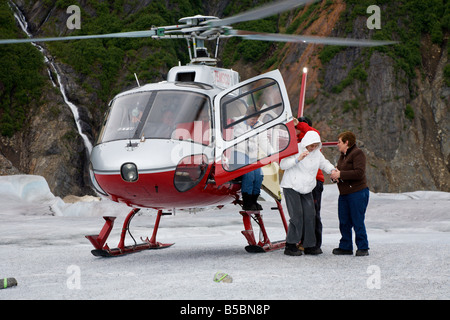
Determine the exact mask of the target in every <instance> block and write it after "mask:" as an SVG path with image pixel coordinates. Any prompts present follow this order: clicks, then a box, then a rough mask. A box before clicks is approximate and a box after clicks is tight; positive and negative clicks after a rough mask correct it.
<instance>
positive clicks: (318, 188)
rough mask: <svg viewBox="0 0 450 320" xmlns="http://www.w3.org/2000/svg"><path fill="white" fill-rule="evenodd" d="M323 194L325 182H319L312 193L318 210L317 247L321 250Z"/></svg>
mask: <svg viewBox="0 0 450 320" xmlns="http://www.w3.org/2000/svg"><path fill="white" fill-rule="evenodd" d="M322 192H323V182H322V181H319V180H317V184H316V187H315V188H314V189H313V191H312V195H313V198H314V208H315V209H316V227H315V235H316V247H317V248H320V246H322V221H321V219H320V204H321V202H322Z"/></svg>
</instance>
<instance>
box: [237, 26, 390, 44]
mask: <svg viewBox="0 0 450 320" xmlns="http://www.w3.org/2000/svg"><path fill="white" fill-rule="evenodd" d="M230 35H231V36H236V37H241V38H244V39H248V40H261V41H278V42H299V43H315V44H328V45H340V46H353V47H375V46H384V45H390V44H396V43H398V42H397V41H387V40H370V39H351V38H330V37H317V36H300V35H291V34H282V33H263V32H253V31H244V30H235V29H233V30H230Z"/></svg>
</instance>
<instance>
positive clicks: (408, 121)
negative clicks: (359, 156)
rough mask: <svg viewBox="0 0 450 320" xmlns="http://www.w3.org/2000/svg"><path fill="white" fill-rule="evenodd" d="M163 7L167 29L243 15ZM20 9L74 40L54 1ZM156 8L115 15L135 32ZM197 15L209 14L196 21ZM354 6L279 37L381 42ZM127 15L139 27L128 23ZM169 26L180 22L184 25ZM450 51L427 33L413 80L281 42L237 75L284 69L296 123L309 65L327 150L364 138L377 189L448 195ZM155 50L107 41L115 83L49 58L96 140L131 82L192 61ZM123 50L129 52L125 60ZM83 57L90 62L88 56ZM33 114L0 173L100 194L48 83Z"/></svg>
mask: <svg viewBox="0 0 450 320" xmlns="http://www.w3.org/2000/svg"><path fill="white" fill-rule="evenodd" d="M122 2H123V1H122ZM163 2H164V4H165V6H166V7H167V8H171V9H172V11H170V12H172V13H171V14H169V13H164V14H162V15H161V16H164V15H165V18H166V19H173V17H172V16H171V15H174V16H175V15H176V16H177V18H178V17H182V16H186V15H189V14H191V11H192V12H193V14H198V13H203V14H211V15H216V16H219V17H223V16H224V15H225V14H226V15H231V14H235V13H236V12H234V11H233V10H232V9H230V6H231V5H232V4H234V3H235V1H203V2H200V1H196V2H195V6H196V7H195V6H194V5H193V7H192V8H190V9H189V10H191V11H189V13H188V14H186V13H184V12H182V13H176V11H177V10H182V9H183V7H182V6H183V3H184V2H186V1H184V2H179V3H178V4H177V5H174V4H172V2H171V1H163ZM381 2H382V3H384V4H383V5H381V8H382V17H384V12H388V11H389V10H390V11H392V8H391V7H390V6H389V5H388V4H386V3H389V2H386V1H381ZM15 3H16V4H17V5H18V6H19V7H20V8H21V10H23V12H24V14H25V16H26V17H27V19H28V20H29V22H30V29H31V31H32V32H33V34H35V35H40V36H45V35H54V34H55V33H56V34H58V35H63V34H67V33H68V32H67V28H66V27H65V21H66V19H67V14H66V13H65V10H63V9H64V8H63V7H61V4H59V6H58V4H57V3H56V1H26V0H17V1H16V2H15ZM58 3H62V2H58ZM93 3H97V1H94V2H85V1H80V6H82V7H83V10H84V11H83V14H84V15H88V16H89V18H90V19H91V18H92V19H94V18H93V17H96V16H97V15H99V14H98V12H99V10H100V9H102V10H106V9H105V8H104V7H100V5H98V6H97V5H94V4H93ZM99 3H100V2H99ZM155 3H159V2H158V1H125V2H124V4H123V7H121V8H119V9H120V10H119V9H117V8H116V7H115V6H116V5H115V4H116V2H111V3H110V8H109V10H110V14H111V15H115V14H117V15H118V16H120V17H121V19H122V20H123V21H124V23H126V24H127V27H130V28H131V27H135V26H141V25H146V24H149V23H150V22H146V21H147V20H148V21H149V20H152V21H155V19H156V18H155V16H152V15H151V14H152V12H153V11H152V12H149V11H150V10H147V11H145V10H146V8H147V7H148V6H149V5H154V4H155ZM161 3H162V2H161ZM200 7H201V8H203V12H199V11H198V10H200V9H199V8H200ZM357 7H358V6H357V5H355V4H354V1H343V0H337V1H322V2H320V3H318V4H316V5H315V6H314V7H312V8H311V7H306V8H302V9H297V10H294V11H292V12H288V13H286V14H283V15H280V16H279V17H278V19H277V22H276V23H277V26H276V28H277V30H278V31H281V32H285V31H286V30H287V29H289V28H290V29H291V32H293V33H302V34H310V35H321V36H341V37H346V36H351V37H357V38H358V37H359V38H366V37H371V36H373V33H374V31H371V30H368V29H367V26H366V20H367V17H368V15H365V12H363V13H360V14H359V15H356V16H355V15H353V14H352V13H353V12H354V11H356V9H357ZM155 10H156V9H155ZM158 10H163V9H161V8H160V9H158ZM183 10H187V9H183ZM142 12H146V13H145V14H141V13H142ZM161 12H163V11H161ZM174 12H175V13H174ZM129 16H132V17H133V19H128V18H127V17H129ZM134 17H135V18H134ZM158 19H159V20H158ZM158 19H156V20H158V21H156V22H154V23H152V24H160V21H161V19H164V18H158ZM389 19H390V20H393V19H394V18H393V17H391V16H389V18H388V15H387V14H386V19H384V20H383V23H382V29H381V32H382V31H386V30H389V27H388V26H387V23H388V21H389ZM128 20H130V21H128ZM161 22H162V23H165V24H173V23H174V22H175V20H174V21H167V22H165V21H164V20H162V21H161ZM106 24H108V23H106ZM106 24H105V26H104V29H105V30H106V31H104V30H99V31H97V32H98V33H100V32H111V29H110V28H114V25H111V26H110V25H109V24H108V25H106ZM150 26H151V24H150V25H149V26H148V27H150ZM293 26H295V27H293ZM82 28H83V27H82ZM58 30H65V31H64V32H61V31H60V32H57V31H58ZM443 30H444V31H445V30H448V28H447V29H445V28H443ZM89 31H90V32H91V31H92V30H89ZM117 31H120V30H116V32H117ZM397 32H398V31H397ZM394 39H395V35H394ZM397 40H399V39H397ZM447 44H448V32H447V33H445V32H444V36H443V41H442V42H441V43H439V44H436V43H435V42H433V41H432V39H431V36H430V34H429V33H427V32H422V33H421V34H420V45H419V47H420V59H419V60H420V61H418V64H416V65H414V66H413V67H412V68H411V70H412V71H409V69H405V68H402V66H401V64H399V59H398V57H397V56H396V55H395V52H394V54H393V53H392V51H383V50H370V49H361V48H331V50H330V49H327V50H328V51H325V53H329V52H331V54H324V46H319V45H304V44H274V45H273V46H272V47H271V49H270V50H269V52H267V55H265V56H264V57H263V58H262V59H261V60H260V61H256V62H255V61H250V62H249V61H245V60H243V59H238V60H236V61H233V62H231V65H228V66H230V67H233V69H235V70H239V71H241V77H242V78H243V79H246V78H249V77H251V76H253V75H255V74H258V73H261V72H264V71H267V70H271V69H274V68H278V69H280V71H281V72H282V74H283V77H284V79H285V82H286V87H287V89H288V92H289V95H290V97H291V99H290V100H291V101H290V102H291V106H292V108H293V112H294V113H296V112H297V105H298V97H299V90H300V79H301V70H302V69H303V67H304V66H307V67H308V68H309V73H308V82H307V96H306V108H305V111H304V114H305V115H307V116H308V117H310V118H311V119H312V120H313V123H314V126H315V127H317V128H318V129H319V130H320V131H321V134H322V137H323V140H328V141H335V140H336V136H337V134H338V133H339V132H341V131H343V130H352V131H354V132H355V134H356V135H357V138H358V143H359V145H360V146H361V147H362V148H363V149H364V151H365V152H366V154H367V157H368V164H367V170H368V180H369V185H370V188H371V190H372V191H376V192H405V191H412V190H442V191H450V185H449V181H450V173H449V168H450V167H449V161H450V156H449V154H450V145H449V139H448V132H449V126H450V121H449V112H448V109H449V105H450V88H449V87H448V83H447V82H446V78H445V74H444V69H445V66H447V65H448V64H449V60H448V55H449V54H448V45H447ZM152 45H153V44H145V45H139V46H138V45H134V46H133V47H131V46H128V45H125V47H124V45H123V44H120V46H119V44H115V43H113V42H111V43H108V45H106V46H105V50H112V48H114V49H115V51H114V52H115V53H118V55H117V56H118V57H119V58H118V59H119V61H117V63H118V66H115V68H116V69H114V68H113V67H114V65H113V67H111V68H110V69H107V68H108V67H110V65H111V64H114V63H113V62H114V61H109V62H108V65H107V66H106V65H101V64H100V63H99V62H98V61H100V60H94V62H93V64H92V66H91V68H92V69H93V70H95V73H101V71H102V70H103V71H105V70H108V72H111V73H110V74H111V76H109V78H111V79H108V81H106V80H104V79H102V78H101V77H99V76H95V75H92V74H87V73H86V72H84V71H80V70H83V65H81V66H80V65H79V64H78V65H77V63H78V62H77V61H75V60H76V57H77V52H75V51H74V52H75V54H73V52H72V53H68V54H67V56H69V57H71V58H70V59H68V58H67V57H64V56H63V54H65V52H63V51H62V49H61V48H59V47H57V48H55V49H54V50H53V49H52V48H49V50H50V52H51V53H52V55H53V59H54V61H55V63H56V66H57V68H58V70H60V71H61V74H62V75H63V77H62V81H63V82H64V83H65V84H66V85H67V86H68V92H67V93H68V97H69V99H70V100H71V101H72V102H74V103H75V104H76V105H77V106H78V107H79V108H80V110H81V111H82V112H81V117H82V120H83V122H84V126H83V127H84V131H85V133H87V134H88V136H90V137H91V140H93V139H94V138H93V137H94V136H95V135H96V131H97V130H98V127H99V125H100V123H101V118H102V114H103V112H104V111H105V106H106V103H107V102H108V99H111V98H112V97H113V96H114V94H115V93H117V92H119V91H121V90H124V89H126V88H128V87H130V86H132V85H134V83H133V81H134V77H133V76H132V75H133V73H134V72H137V73H138V75H139V77H140V78H141V77H143V78H144V82H150V81H158V80H161V79H163V77H164V74H165V73H166V72H167V71H168V69H169V67H170V64H172V65H173V64H175V63H174V61H173V60H175V61H176V59H177V57H180V59H181V60H182V61H183V59H186V57H185V56H182V55H180V54H181V53H180V50H182V49H178V48H177V47H176V45H175V46H171V47H167V46H166V45H165V44H160V42H158V46H157V47H152ZM183 45H184V43H183ZM228 45H229V44H228ZM118 48H119V49H120V50H123V52H122V54H120V53H121V52H120V50H118ZM83 50H85V51H86V52H89V48H87V47H86V48H83ZM224 51H226V49H224ZM106 52H109V51H106ZM161 53H164V55H163V56H164V59H165V60H164V61H165V62H161V61H162V60H163V58H162V55H161ZM153 57H159V58H158V59H156V58H153ZM170 57H174V58H170ZM116 60H117V59H116ZM269 60H270V63H269ZM109 70H112V71H109ZM42 72H43V73H45V70H43V71H42ZM105 72H106V71H105ZM31 110H32V111H31V112H30V113H29V114H28V115H27V119H26V123H27V125H26V126H25V127H24V129H22V130H21V131H20V132H17V133H15V134H14V136H13V137H10V138H7V137H2V138H1V140H0V164H1V169H0V174H14V173H17V172H23V173H31V174H40V175H43V176H44V177H46V179H47V180H48V182H49V185H50V187H51V189H52V191H53V192H54V193H55V194H57V195H61V196H64V195H67V194H76V195H81V194H85V193H90V192H92V191H91V190H90V189H89V187H88V183H87V180H86V178H85V172H86V166H87V163H88V161H87V158H86V151H85V148H84V146H83V142H82V140H81V138H80V137H79V135H78V133H77V129H76V126H75V124H74V120H73V117H72V115H71V113H70V111H69V110H68V107H67V106H66V105H65V104H64V102H63V100H62V97H61V95H60V94H59V93H58V92H57V90H55V89H54V88H53V86H52V84H51V82H50V80H47V82H46V85H45V86H44V89H43V91H42V95H41V98H40V99H39V101H34V102H33V103H32V109H31ZM324 153H325V154H326V156H327V157H328V158H329V159H330V160H331V161H332V162H336V161H337V158H338V154H337V151H336V150H335V149H334V148H327V149H326V150H324Z"/></svg>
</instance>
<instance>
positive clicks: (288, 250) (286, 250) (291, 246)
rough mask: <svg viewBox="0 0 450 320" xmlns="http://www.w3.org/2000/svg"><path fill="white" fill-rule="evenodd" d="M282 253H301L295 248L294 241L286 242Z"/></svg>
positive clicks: (288, 254)
mask: <svg viewBox="0 0 450 320" xmlns="http://www.w3.org/2000/svg"><path fill="white" fill-rule="evenodd" d="M284 254H285V255H287V256H301V255H302V254H303V253H302V251H301V250H299V249H298V248H297V245H296V244H295V243H286V247H285V248H284Z"/></svg>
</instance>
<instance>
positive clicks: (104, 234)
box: [86, 209, 173, 257]
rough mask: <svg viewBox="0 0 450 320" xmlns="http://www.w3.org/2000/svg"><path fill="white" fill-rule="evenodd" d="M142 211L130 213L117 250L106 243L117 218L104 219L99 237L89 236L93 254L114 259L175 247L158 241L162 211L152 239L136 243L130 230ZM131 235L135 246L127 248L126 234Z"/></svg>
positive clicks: (106, 217) (124, 224)
mask: <svg viewBox="0 0 450 320" xmlns="http://www.w3.org/2000/svg"><path fill="white" fill-rule="evenodd" d="M139 210H140V209H133V210H131V211H130V213H128V215H127V217H126V218H125V221H124V223H123V227H122V233H121V235H120V241H119V244H118V245H117V248H113V249H111V248H109V246H108V244H107V243H106V240H107V239H108V236H109V234H110V233H111V230H112V228H113V226H114V220H115V219H116V217H108V216H105V217H103V219H105V224H104V226H103V228H102V230H101V231H100V233H99V234H98V235H88V236H86V238H87V239H88V240H89V241H90V242H91V243H92V245H93V246H94V248H95V249H94V250H92V251H91V253H92V254H93V255H94V256H101V257H114V256H120V255H124V254H128V253H135V252H139V251H142V250H148V249H163V248H167V247H170V246H172V245H173V243H160V242H157V241H156V234H157V232H158V227H159V222H160V220H161V216H162V215H164V213H163V212H162V210H159V211H158V214H157V216H156V221H155V226H154V227H153V234H152V236H151V238H150V239H149V238H148V237H147V238H146V239H143V238H142V237H141V240H142V241H143V242H142V243H139V244H138V243H136V240H135V239H134V237H133V236H132V235H131V232H130V230H129V228H130V222H131V220H132V219H133V217H134V216H135V215H136V213H138V212H139ZM127 232H128V233H129V235H130V237H131V238H132V239H133V241H134V245H128V246H125V236H126V233H127Z"/></svg>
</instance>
